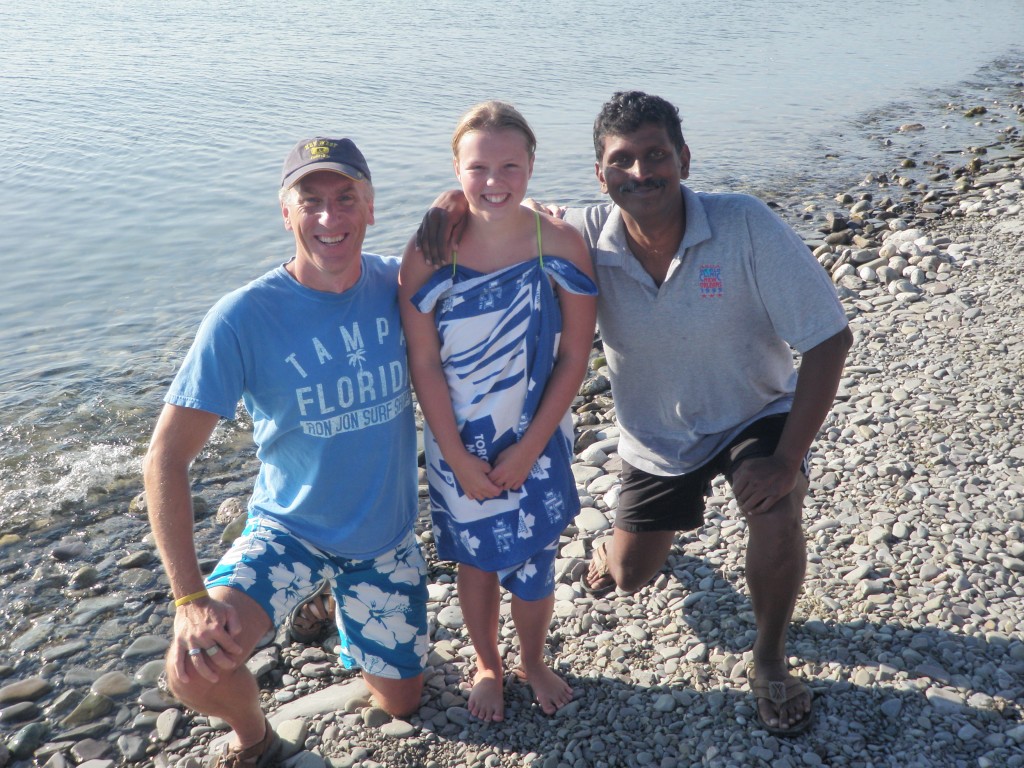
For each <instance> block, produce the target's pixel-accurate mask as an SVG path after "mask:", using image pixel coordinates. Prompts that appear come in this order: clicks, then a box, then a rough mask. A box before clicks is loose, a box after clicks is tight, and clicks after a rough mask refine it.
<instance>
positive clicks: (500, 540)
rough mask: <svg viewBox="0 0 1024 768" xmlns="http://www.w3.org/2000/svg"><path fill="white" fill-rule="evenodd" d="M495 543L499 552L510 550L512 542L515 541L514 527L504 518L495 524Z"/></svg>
mask: <svg viewBox="0 0 1024 768" xmlns="http://www.w3.org/2000/svg"><path fill="white" fill-rule="evenodd" d="M493 533H494V544H495V546H496V547H497V548H498V551H499V552H508V551H510V550H511V549H512V544H513V542H514V541H515V536H514V535H513V533H512V529H511V528H510V527H509V524H508V523H506V522H505V521H504V520H499V521H498V522H496V523H495V524H494V530H493Z"/></svg>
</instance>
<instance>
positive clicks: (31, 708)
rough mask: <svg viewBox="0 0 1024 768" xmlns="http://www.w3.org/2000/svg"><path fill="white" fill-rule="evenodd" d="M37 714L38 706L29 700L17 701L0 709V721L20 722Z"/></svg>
mask: <svg viewBox="0 0 1024 768" xmlns="http://www.w3.org/2000/svg"><path fill="white" fill-rule="evenodd" d="M38 714H39V706H38V705H37V704H35V703H34V702H31V701H19V702H16V703H14V704H11V705H10V706H7V707H4V708H3V709H0V723H20V722H21V721H23V720H31V719H32V718H34V717H36V716H37V715H38Z"/></svg>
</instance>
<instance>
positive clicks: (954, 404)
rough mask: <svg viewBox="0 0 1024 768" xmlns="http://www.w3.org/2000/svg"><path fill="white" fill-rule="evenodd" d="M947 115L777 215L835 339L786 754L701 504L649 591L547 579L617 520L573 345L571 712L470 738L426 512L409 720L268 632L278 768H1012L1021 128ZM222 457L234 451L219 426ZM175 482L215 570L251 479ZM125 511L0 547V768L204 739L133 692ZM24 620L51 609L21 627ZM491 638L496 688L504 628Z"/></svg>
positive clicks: (562, 667)
mask: <svg viewBox="0 0 1024 768" xmlns="http://www.w3.org/2000/svg"><path fill="white" fill-rule="evenodd" d="M971 110H975V111H974V112H973V114H967V112H970V111H971ZM954 117H955V118H956V119H975V120H988V121H991V122H992V133H993V136H992V142H991V143H990V144H989V145H987V146H985V147H973V148H966V149H965V150H964V151H963V152H959V153H956V154H953V153H948V154H945V155H942V156H936V157H932V158H927V159H925V158H909V157H908V158H905V159H904V160H903V162H902V164H901V165H900V166H899V167H897V168H893V169H887V170H885V171H876V172H873V173H870V174H868V175H867V176H866V177H865V178H864V179H863V181H862V182H861V183H859V184H856V185H854V186H852V187H851V188H849V189H845V190H839V191H837V192H836V193H835V195H834V197H833V198H831V200H827V201H825V202H818V203H816V204H809V205H808V206H807V207H806V208H805V209H803V210H799V211H795V212H794V211H785V212H783V213H784V216H785V217H786V218H787V220H790V221H791V223H792V224H794V226H795V227H796V228H797V229H798V231H799V232H800V233H801V234H802V235H803V236H804V238H805V240H806V241H807V242H808V245H809V247H811V248H813V249H814V252H815V254H816V256H817V257H818V260H819V262H820V263H821V264H822V265H823V267H824V268H825V269H827V270H828V271H829V272H830V274H831V275H832V277H833V280H834V282H835V285H836V288H837V291H838V292H839V295H840V297H841V299H842V301H843V305H844V307H845V309H846V312H847V315H848V317H849V319H850V323H851V327H852V329H853V331H854V335H855V344H854V347H853V349H852V351H851V354H850V357H849V359H848V363H847V367H846V372H845V375H844V378H843V380H842V383H841V386H840V391H839V394H838V396H837V401H836V404H835V407H834V409H833V411H832V413H831V414H830V415H829V417H828V419H827V420H826V422H825V424H824V426H823V427H822V430H821V433H820V435H819V438H818V441H817V443H816V445H815V448H814V453H813V456H812V461H811V490H810V492H809V494H808V500H807V503H806V508H805V518H804V519H805V530H806V533H807V539H808V552H809V563H808V576H807V580H806V582H805V585H804V589H803V593H802V595H801V597H800V599H799V601H798V603H797V606H796V616H795V619H794V622H793V625H792V628H791V630H790V634H789V652H790V654H791V658H790V664H791V667H792V668H793V670H794V673H795V674H800V675H802V676H804V677H805V679H806V680H807V681H808V683H809V684H810V686H811V688H812V690H813V692H814V695H815V708H816V722H815V724H814V726H813V727H812V729H811V730H810V731H809V732H808V733H807V734H805V735H803V736H800V737H798V738H795V739H792V740H783V739H779V738H777V737H774V736H771V735H769V734H768V733H767V732H766V731H764V730H763V729H761V728H759V727H758V723H757V719H756V716H755V712H754V703H753V698H752V696H751V695H750V686H749V683H748V678H747V667H748V663H749V662H750V661H751V654H750V648H751V646H752V642H753V637H754V625H753V614H752V612H751V608H750V601H749V597H748V595H747V592H746V586H745V583H744V567H743V554H744V550H745V546H744V542H745V530H744V529H745V524H744V521H743V518H742V516H741V515H740V514H739V512H738V508H737V506H736V504H735V502H734V501H733V499H732V496H731V494H730V492H729V489H728V487H727V485H726V484H725V483H724V482H722V481H721V480H720V481H719V484H718V485H716V486H715V489H714V496H713V497H712V498H711V499H710V502H709V506H708V515H707V525H705V526H704V527H703V528H702V529H700V530H698V531H696V532H694V533H693V534H690V535H686V536H680V537H678V538H677V543H676V546H675V547H674V548H673V551H672V553H671V554H670V557H669V560H668V562H667V564H666V566H665V568H664V569H663V570H662V571H661V573H660V574H659V575H658V576H657V577H656V579H655V580H654V582H653V583H652V584H651V585H649V586H647V587H645V588H644V589H642V590H641V591H639V592H638V593H636V594H634V595H624V594H614V593H613V594H612V595H609V596H607V597H605V598H602V599H597V600H595V599H593V598H591V597H589V596H587V595H586V594H585V593H584V592H583V590H582V589H581V588H580V585H579V583H573V582H572V581H571V580H570V579H569V578H568V577H567V576H566V574H568V573H569V572H570V571H571V570H572V566H573V565H574V564H575V563H577V562H579V561H581V560H584V559H586V558H588V557H589V554H590V551H591V549H592V546H593V543H594V542H595V541H597V540H599V539H600V538H601V537H602V536H605V535H608V534H609V533H610V528H611V522H612V520H613V518H614V510H615V507H616V503H617V495H618V470H619V467H620V462H619V459H618V456H617V454H616V444H617V428H616V423H615V404H614V400H613V399H612V396H611V392H610V390H609V389H608V382H607V378H606V376H605V372H604V371H603V370H602V362H603V361H602V358H601V354H600V345H599V344H598V345H597V346H596V348H595V355H594V360H593V370H592V372H591V375H590V376H589V377H588V379H587V381H586V382H585V383H584V386H583V388H582V389H581V395H580V397H579V399H578V401H577V404H576V405H575V406H574V411H575V419H576V423H577V431H576V434H577V445H576V449H577V456H576V463H575V464H574V473H575V476H576V480H577V484H578V487H579V490H580V496H581V499H582V501H583V507H584V509H583V511H582V513H581V514H580V515H579V517H578V518H577V519H576V521H575V524H574V526H572V527H571V528H570V529H568V530H567V531H566V532H565V534H564V535H563V538H562V542H561V548H560V559H559V561H558V571H559V574H560V577H561V578H560V583H559V585H558V587H557V589H556V594H555V597H556V604H555V617H554V620H553V622H552V628H551V634H550V643H549V649H550V653H551V659H552V664H553V665H554V666H555V667H556V668H557V669H558V670H559V671H560V672H561V673H562V674H564V675H565V676H566V677H567V679H568V680H569V681H570V683H571V685H572V687H573V689H574V692H575V698H574V700H573V701H572V702H571V703H570V704H569V705H568V706H566V707H565V708H563V709H562V710H561V711H560V712H558V713H557V715H555V716H553V717H547V716H545V715H543V714H542V713H541V712H540V710H539V708H537V707H536V706H535V705H533V703H532V699H531V696H530V691H529V688H528V687H527V686H526V685H524V684H522V683H519V682H517V681H515V680H510V681H509V683H508V685H507V688H506V690H507V695H506V698H507V708H506V721H505V722H503V723H498V724H482V723H479V722H475V721H473V720H472V719H471V718H470V716H469V714H468V711H467V709H466V700H467V697H468V684H467V680H468V678H469V673H470V669H471V667H472V654H471V646H470V644H469V640H468V635H467V633H466V631H465V629H464V627H463V625H462V616H461V611H460V609H459V605H458V599H457V596H456V594H455V588H454V578H453V575H454V569H453V567H452V565H451V564H450V563H440V562H438V561H437V560H436V558H434V557H433V547H432V541H431V535H430V526H429V515H428V514H427V513H426V511H425V505H424V511H423V514H421V517H420V528H419V533H420V538H421V541H422V542H423V544H424V548H425V551H426V552H427V554H428V561H429V563H430V566H431V571H432V572H431V587H430V595H431V603H430V606H429V611H430V620H431V629H432V639H433V643H432V651H431V657H430V669H429V670H428V672H427V682H426V690H425V693H424V697H423V705H422V707H421V709H420V711H419V713H418V714H417V715H416V716H413V717H411V718H409V719H408V720H393V719H391V718H390V717H389V716H388V715H387V714H386V713H384V712H383V711H381V710H379V709H377V708H375V707H373V706H371V705H370V702H369V701H368V696H367V691H366V688H365V686H363V685H362V683H361V681H360V679H359V677H358V676H357V675H354V674H353V673H350V672H346V671H344V670H343V669H341V668H340V667H339V666H338V665H337V663H336V656H335V654H334V653H333V644H332V642H331V641H330V640H328V641H327V642H325V643H324V644H323V645H322V646H319V645H318V646H305V645H299V644H291V643H288V642H286V641H285V639H284V634H283V633H279V634H278V637H277V638H275V641H274V642H272V643H270V644H269V645H267V646H266V647H264V648H262V649H261V650H259V651H258V652H257V653H256V655H255V656H254V657H253V659H252V660H251V661H250V667H251V668H252V669H253V670H254V672H255V673H256V674H257V675H258V676H259V679H260V681H261V684H262V686H263V697H264V698H263V701H264V708H265V709H266V711H267V712H268V715H269V717H270V720H271V722H272V723H273V724H274V725H275V727H276V728H277V730H278V732H279V733H280V734H281V735H282V736H283V737H284V738H285V740H286V742H287V743H288V745H289V757H288V759H287V761H286V762H285V765H287V766H290V768H324V767H325V766H330V767H331V768H376V767H377V766H389V767H390V766H425V767H430V766H445V767H448V766H451V767H454V768H476V767H477V766H480V767H496V766H536V767H537V768H584V767H589V766H593V767H595V768H601V767H603V766H641V767H643V766H656V767H658V768H669V767H670V766H707V767H708V768H725V767H727V766H741V767H744V766H772V768H796V767H797V766H812V767H813V766H850V767H851V768H879V767H880V766H891V767H893V768H927V767H929V766H950V767H951V768H953V767H955V768H969V767H970V768H1021V767H1022V766H1024V394H1022V387H1021V384H1022V380H1024V186H1022V177H1024V139H1022V135H1021V129H1020V127H1021V125H1022V123H1021V120H1024V106H1022V105H1021V104H996V105H992V104H988V105H982V104H977V105H975V104H970V105H957V106H956V107H955V108H954V107H951V117H950V119H953V118H954ZM914 130H917V127H915V126H914V125H905V126H902V127H900V128H899V131H901V132H912V131H914ZM220 439H222V440H225V441H230V440H244V439H246V435H245V430H244V426H231V425H229V426H226V427H224V428H222V430H221V436H220ZM195 474H196V476H197V479H201V481H202V483H201V488H202V490H201V492H200V494H199V496H198V499H197V504H196V506H197V537H198V540H199V542H200V544H201V547H202V549H201V555H202V557H203V559H204V563H205V564H206V565H212V563H213V562H215V561H216V559H217V556H218V554H219V552H220V551H221V550H222V549H223V546H224V544H223V541H224V540H228V539H229V538H230V536H231V535H232V533H231V531H232V530H233V529H234V527H235V526H236V525H237V516H238V514H239V512H240V511H241V510H242V509H243V508H244V500H245V496H246V495H247V489H246V483H247V482H249V481H250V480H251V467H249V466H230V467H226V466H224V465H223V464H217V463H215V462H212V461H210V460H209V459H204V460H201V461H200V462H198V463H197V465H196V468H195ZM140 486H141V481H140ZM422 495H423V494H421V497H422ZM421 501H423V502H425V498H421ZM144 504H145V500H144V498H141V497H140V498H138V499H136V501H135V502H133V504H132V506H131V508H130V509H129V510H126V511H125V515H126V516H127V517H128V519H129V520H131V524H130V525H129V526H127V528H126V526H125V521H124V520H123V519H119V520H111V521H110V522H109V523H108V524H102V523H101V524H99V525H97V526H96V527H95V529H93V530H91V532H90V537H89V538H88V539H82V538H71V537H68V538H67V539H66V540H65V541H62V542H58V543H55V544H54V545H53V546H52V547H50V549H49V551H48V552H47V556H48V560H47V561H45V562H44V561H41V560H38V559H37V560H35V561H33V560H31V559H29V561H28V562H26V560H25V558H24V556H22V555H20V554H19V550H18V542H17V540H5V541H0V579H2V581H0V583H2V586H3V589H4V590H5V591H7V592H8V594H9V595H10V596H11V605H12V611H11V613H10V615H8V616H6V617H5V619H6V622H7V624H8V627H7V628H6V629H5V631H4V634H3V642H2V644H0V768H4V766H7V765H10V766H28V765H45V766H49V768H64V766H70V765H80V766H84V768H108V767H110V766H113V765H114V764H125V765H131V766H140V768H150V767H151V766H155V767H156V768H167V767H170V766H173V767H174V768H199V766H202V765H204V763H205V762H206V761H207V759H208V756H209V755H210V753H211V751H212V750H213V749H215V748H216V746H217V744H218V743H222V742H223V740H224V734H225V731H224V726H223V724H222V723H218V722H215V721H210V720H209V719H208V718H205V717H200V716H197V715H195V714H194V713H192V712H190V711H187V710H184V709H183V708H182V707H181V706H180V705H178V704H177V703H176V702H174V701H173V700H171V699H169V698H168V697H167V696H166V694H164V693H162V692H161V691H160V690H159V688H158V686H157V676H158V674H159V671H160V668H161V666H162V661H161V656H162V654H163V652H164V651H165V649H166V647H167V644H168V640H169V637H170V626H171V615H172V610H173V609H172V608H171V606H170V605H169V603H168V595H169V593H168V590H167V583H166V580H165V578H164V576H163V573H162V569H161V568H160V566H159V562H158V559H157V557H156V554H155V550H154V548H153V546H152V542H151V541H150V539H149V538H148V536H147V526H146V521H145V514H144ZM105 525H106V526H107V529H106V530H105ZM126 536H127V538H126ZM132 537H134V538H132ZM44 593H46V594H50V593H59V594H61V595H63V600H62V605H63V606H64V607H63V608H62V609H60V610H58V611H50V612H47V613H44V614H40V613H38V612H36V611H34V610H33V607H32V606H33V603H34V602H37V601H38V599H39V596H40V595H42V594H44ZM507 613H508V604H507V602H506V603H505V604H503V614H504V615H505V616H506V618H507ZM502 632H503V637H504V642H505V645H503V646H502V647H503V649H505V650H506V659H507V666H508V668H511V667H513V666H514V664H515V660H516V643H515V638H514V633H513V630H512V626H511V622H510V621H506V622H504V624H503V630H502Z"/></svg>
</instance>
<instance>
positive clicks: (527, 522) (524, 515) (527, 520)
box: [519, 509, 537, 539]
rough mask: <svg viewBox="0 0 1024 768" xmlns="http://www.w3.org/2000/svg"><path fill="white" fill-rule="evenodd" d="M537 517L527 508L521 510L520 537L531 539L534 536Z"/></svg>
mask: <svg viewBox="0 0 1024 768" xmlns="http://www.w3.org/2000/svg"><path fill="white" fill-rule="evenodd" d="M536 522H537V518H536V517H534V516H533V515H531V514H529V513H528V512H526V511H525V510H522V509H520V510H519V538H520V539H529V538H531V537H532V536H533V526H534V525H535V524H536Z"/></svg>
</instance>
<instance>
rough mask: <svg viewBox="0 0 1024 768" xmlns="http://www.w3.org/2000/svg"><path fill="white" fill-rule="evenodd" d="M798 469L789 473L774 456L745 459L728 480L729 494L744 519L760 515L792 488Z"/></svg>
mask: <svg viewBox="0 0 1024 768" xmlns="http://www.w3.org/2000/svg"><path fill="white" fill-rule="evenodd" d="M799 473H800V469H799V467H797V469H795V470H794V469H791V468H790V467H788V466H787V465H786V464H784V463H783V462H782V460H781V459H778V458H776V457H774V456H767V457H764V458H757V459H747V460H746V461H743V462H741V463H740V465H739V466H738V467H737V468H736V471H735V472H734V473H733V476H732V492H733V495H734V496H735V497H736V501H737V503H738V504H739V505H740V511H741V512H743V514H745V515H760V514H763V513H765V512H768V511H769V510H770V509H771V508H772V507H774V506H775V505H776V504H777V503H779V502H780V501H781V500H782V499H783V498H785V497H786V496H787V495H789V493H790V491H792V490H793V489H794V488H795V487H796V480H797V476H798V475H799Z"/></svg>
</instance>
